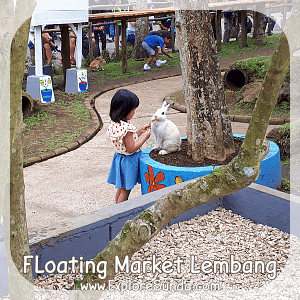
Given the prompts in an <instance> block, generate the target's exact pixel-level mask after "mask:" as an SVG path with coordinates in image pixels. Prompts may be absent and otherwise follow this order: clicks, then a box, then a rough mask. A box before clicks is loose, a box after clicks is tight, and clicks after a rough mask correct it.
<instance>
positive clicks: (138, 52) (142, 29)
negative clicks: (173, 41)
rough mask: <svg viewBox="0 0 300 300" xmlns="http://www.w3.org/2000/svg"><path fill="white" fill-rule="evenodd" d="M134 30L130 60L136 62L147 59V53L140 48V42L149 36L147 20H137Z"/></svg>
mask: <svg viewBox="0 0 300 300" xmlns="http://www.w3.org/2000/svg"><path fill="white" fill-rule="evenodd" d="M135 27H136V30H135V41H134V47H133V51H132V58H133V59H136V60H140V59H144V58H146V57H148V53H147V51H146V50H145V49H144V48H143V47H142V42H143V40H144V38H146V37H147V36H148V34H149V21H148V18H137V19H136V26H135Z"/></svg>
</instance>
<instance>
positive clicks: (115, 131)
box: [106, 120, 140, 155]
mask: <svg viewBox="0 0 300 300" xmlns="http://www.w3.org/2000/svg"><path fill="white" fill-rule="evenodd" d="M127 132H133V140H134V142H136V141H137V140H138V135H137V133H136V128H135V127H134V126H133V125H132V124H131V123H130V121H129V122H124V121H122V120H121V121H120V123H116V122H114V121H110V124H109V126H108V128H107V131H106V135H107V136H108V137H109V138H110V140H111V141H112V143H113V146H114V149H115V151H116V152H117V153H120V154H124V155H131V154H132V153H130V152H128V151H127V149H126V146H125V143H124V137H125V135H126V134H127ZM138 151H140V149H138V150H136V151H135V152H138ZM133 153H134V152H133Z"/></svg>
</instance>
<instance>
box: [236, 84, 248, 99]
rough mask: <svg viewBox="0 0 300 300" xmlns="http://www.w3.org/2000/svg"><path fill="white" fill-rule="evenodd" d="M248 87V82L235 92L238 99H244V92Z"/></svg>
mask: <svg viewBox="0 0 300 300" xmlns="http://www.w3.org/2000/svg"><path fill="white" fill-rule="evenodd" d="M246 88H247V84H245V85H244V86H243V87H242V88H241V89H239V90H238V91H236V92H235V96H236V99H237V100H239V101H240V100H242V99H243V93H244V91H245V90H246Z"/></svg>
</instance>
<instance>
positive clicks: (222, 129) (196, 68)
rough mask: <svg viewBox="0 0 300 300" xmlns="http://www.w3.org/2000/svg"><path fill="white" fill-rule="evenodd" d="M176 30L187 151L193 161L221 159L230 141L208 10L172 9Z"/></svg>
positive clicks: (231, 147)
mask: <svg viewBox="0 0 300 300" xmlns="http://www.w3.org/2000/svg"><path fill="white" fill-rule="evenodd" d="M176 32H177V39H178V45H179V49H180V50H179V51H180V58H181V70H182V76H183V92H184V98H185V102H186V107H187V139H188V145H189V155H191V156H192V158H193V159H194V160H195V161H202V160H203V159H205V158H208V159H213V160H218V161H224V160H225V159H226V157H228V155H230V154H232V153H233V151H234V143H233V137H232V130H231V124H230V120H229V117H228V113H227V107H226V103H225V94H224V89H223V83H222V79H221V72H220V68H219V61H218V58H217V52H216V48H215V41H214V37H213V32H212V28H211V25H210V16H209V13H208V11H203V10H202V11H189V10H181V11H176ZM189 41H193V42H189Z"/></svg>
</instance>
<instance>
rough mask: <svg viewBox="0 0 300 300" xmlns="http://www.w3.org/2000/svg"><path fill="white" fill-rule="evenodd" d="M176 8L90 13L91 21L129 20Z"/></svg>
mask: <svg viewBox="0 0 300 300" xmlns="http://www.w3.org/2000/svg"><path fill="white" fill-rule="evenodd" d="M174 12H175V10H174V8H171V9H149V10H136V11H118V12H106V13H97V14H89V20H90V21H101V20H102V21H103V20H120V19H121V20H122V19H125V20H128V19H129V18H138V17H147V16H155V15H162V14H172V13H174Z"/></svg>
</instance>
